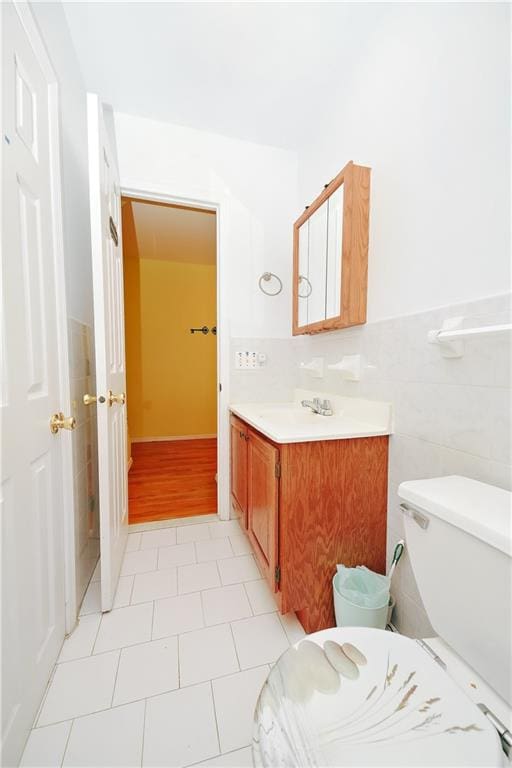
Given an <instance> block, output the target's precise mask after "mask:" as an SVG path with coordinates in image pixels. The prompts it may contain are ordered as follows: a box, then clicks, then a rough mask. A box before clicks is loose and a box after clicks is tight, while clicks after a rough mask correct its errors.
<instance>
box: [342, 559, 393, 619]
mask: <svg viewBox="0 0 512 768" xmlns="http://www.w3.org/2000/svg"><path fill="white" fill-rule="evenodd" d="M338 576H339V574H338V573H335V574H334V577H333V580H332V591H333V596H334V613H335V616H336V626H338V627H374V628H375V629H386V624H387V622H388V610H389V602H390V599H389V595H387V596H386V599H385V602H384V603H383V605H381V606H378V607H376V608H367V607H365V606H363V605H357V604H356V603H354V602H352V601H351V600H348V599H347V598H346V597H344V596H343V595H342V594H341V592H340V591H339V589H338V584H337V580H338Z"/></svg>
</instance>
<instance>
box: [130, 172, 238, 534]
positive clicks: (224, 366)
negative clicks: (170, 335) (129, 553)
mask: <svg viewBox="0 0 512 768" xmlns="http://www.w3.org/2000/svg"><path fill="white" fill-rule="evenodd" d="M121 197H135V198H139V199H140V200H147V201H148V202H157V203H168V204H170V205H181V206H184V207H189V208H204V209H205V210H207V211H215V224H216V232H215V235H216V246H217V302H216V303H217V317H216V322H217V339H216V343H217V514H218V516H219V518H220V519H221V520H229V418H228V413H229V411H228V406H229V352H230V347H229V333H228V328H229V326H228V316H227V311H226V307H227V306H228V301H227V297H228V283H227V275H228V270H227V263H226V253H225V244H224V243H225V238H224V237H223V232H222V206H221V204H220V203H219V202H218V201H216V200H204V199H199V198H192V197H183V196H180V195H173V194H171V193H162V192H160V191H157V190H155V189H149V188H147V187H144V188H139V187H137V188H135V187H128V186H123V185H122V184H121ZM123 257H124V254H123ZM221 384H222V386H221ZM128 514H129V512H128Z"/></svg>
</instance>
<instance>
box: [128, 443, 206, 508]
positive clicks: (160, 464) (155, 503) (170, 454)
mask: <svg viewBox="0 0 512 768" xmlns="http://www.w3.org/2000/svg"><path fill="white" fill-rule="evenodd" d="M132 459H133V464H132V467H131V469H130V471H129V473H128V512H129V521H130V523H149V522H152V521H155V520H169V519H171V518H176V517H188V516H189V515H204V514H208V513H215V512H217V483H216V481H215V474H216V472H217V440H216V439H215V438H207V439H201V440H172V441H171V440H169V441H165V442H154V443H132Z"/></svg>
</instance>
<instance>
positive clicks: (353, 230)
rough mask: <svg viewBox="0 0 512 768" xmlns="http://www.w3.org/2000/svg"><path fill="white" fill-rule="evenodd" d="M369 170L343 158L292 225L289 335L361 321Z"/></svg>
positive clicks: (349, 324) (319, 331) (360, 322)
mask: <svg viewBox="0 0 512 768" xmlns="http://www.w3.org/2000/svg"><path fill="white" fill-rule="evenodd" d="M370 173H371V169H370V168H368V167H366V166H362V165H355V164H354V163H353V162H352V161H350V162H349V163H347V165H346V166H345V167H344V168H343V170H341V171H340V173H338V175H337V176H335V178H334V179H333V180H332V181H331V182H330V183H329V184H327V185H326V187H325V188H324V190H323V192H322V193H321V194H320V195H319V196H318V197H317V198H316V199H315V200H314V202H313V203H312V204H311V205H309V206H308V207H307V208H306V210H305V211H304V213H303V214H302V215H301V216H299V218H298V219H297V221H296V222H295V223H294V225H293V323H292V331H293V335H294V336H297V335H300V334H307V333H321V332H322V331H332V330H335V329H336V328H348V327H350V326H352V325H362V324H363V323H365V322H366V294H367V283H368V235H369V208H370Z"/></svg>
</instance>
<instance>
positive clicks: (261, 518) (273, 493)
mask: <svg viewBox="0 0 512 768" xmlns="http://www.w3.org/2000/svg"><path fill="white" fill-rule="evenodd" d="M247 459H248V461H247V477H248V484H247V492H248V496H247V514H248V531H247V532H248V534H249V538H250V540H251V543H252V545H253V547H254V550H255V553H256V557H257V558H258V560H259V563H260V565H261V566H262V568H263V572H264V574H265V576H266V578H267V580H268V582H269V584H270V587H271V589H272V591H273V592H276V591H277V588H278V580H277V579H276V566H277V563H278V504H279V478H278V475H279V451H278V449H277V448H276V447H275V446H273V445H272V444H271V443H269V442H268V441H267V440H265V439H264V438H263V437H260V435H258V434H257V433H256V432H253V431H252V430H249V442H248V457H247Z"/></svg>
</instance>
